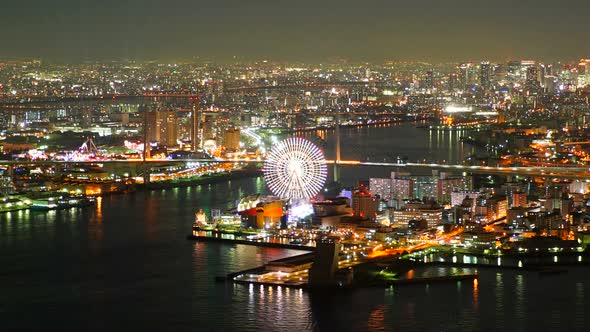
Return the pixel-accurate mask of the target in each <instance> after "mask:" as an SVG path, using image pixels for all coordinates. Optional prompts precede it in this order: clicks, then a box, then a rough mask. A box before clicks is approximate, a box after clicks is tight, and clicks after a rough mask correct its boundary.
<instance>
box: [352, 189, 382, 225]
mask: <svg viewBox="0 0 590 332" xmlns="http://www.w3.org/2000/svg"><path fill="white" fill-rule="evenodd" d="M377 204H378V200H377V198H376V197H375V196H372V195H371V192H369V191H368V190H366V189H365V188H363V187H361V188H360V189H359V190H357V191H355V192H354V193H353V194H352V211H353V214H354V215H355V216H358V217H363V218H369V219H373V218H374V217H375V215H376V214H377Z"/></svg>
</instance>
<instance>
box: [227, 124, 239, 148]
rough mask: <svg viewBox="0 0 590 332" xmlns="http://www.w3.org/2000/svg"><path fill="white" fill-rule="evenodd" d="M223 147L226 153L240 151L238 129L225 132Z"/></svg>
mask: <svg viewBox="0 0 590 332" xmlns="http://www.w3.org/2000/svg"><path fill="white" fill-rule="evenodd" d="M223 145H224V146H225V149H226V150H227V151H238V150H239V149H240V129H239V128H229V129H227V130H226V131H225V135H224V139H223Z"/></svg>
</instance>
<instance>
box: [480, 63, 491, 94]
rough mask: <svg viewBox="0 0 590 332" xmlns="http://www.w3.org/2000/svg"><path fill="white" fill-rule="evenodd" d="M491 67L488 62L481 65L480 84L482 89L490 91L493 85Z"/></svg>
mask: <svg viewBox="0 0 590 332" xmlns="http://www.w3.org/2000/svg"><path fill="white" fill-rule="evenodd" d="M491 73H492V71H491V67H490V63H489V62H488V61H484V62H482V63H480V65H479V84H480V85H481V87H482V88H484V89H488V88H489V87H490V86H491V85H492V81H491V79H490V76H491Z"/></svg>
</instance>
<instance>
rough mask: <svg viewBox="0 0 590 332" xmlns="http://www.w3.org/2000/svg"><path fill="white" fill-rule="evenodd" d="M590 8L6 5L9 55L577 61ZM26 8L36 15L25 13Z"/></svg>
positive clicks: (3, 19)
mask: <svg viewBox="0 0 590 332" xmlns="http://www.w3.org/2000/svg"><path fill="white" fill-rule="evenodd" d="M589 7H590V5H589V4H588V3H586V2H584V1H578V0H576V1H570V2H569V3H568V6H567V7H566V6H563V5H561V4H558V3H553V2H550V1H545V0H543V1H534V2H533V1H521V2H518V3H511V2H509V1H506V0H500V1H495V2H494V3H493V4H474V3H472V2H467V1H464V0H455V1H447V2H444V3H439V2H437V1H432V0H420V1H414V2H412V3H400V2H394V1H381V0H379V1H371V2H369V3H362V4H361V3H355V2H352V1H349V0H346V1H338V2H335V1H331V0H329V1H322V2H321V4H314V3H311V2H310V1H307V0H305V1H299V2H296V3H295V2H288V1H256V2H248V3H242V2H240V1H234V0H225V1H218V2H215V3H213V2H208V1H207V2H203V1H186V0H175V1H167V2H165V3H164V2H161V1H149V2H145V1H126V2H124V3H119V2H116V1H111V0H108V1H103V2H101V3H92V2H89V1H76V2H74V1H69V0H65V1H60V3H58V4H55V3H45V2H41V1H35V0H32V1H28V2H24V3H10V4H8V5H6V6H5V8H3V10H2V13H0V28H1V29H2V30H3V31H5V32H8V33H5V34H3V37H0V42H1V43H2V44H4V45H8V46H9V47H5V48H3V50H2V51H1V52H0V57H4V58H22V57H28V58H43V59H48V60H54V61H64V62H68V61H80V60H100V59H103V60H104V59H138V60H148V59H159V60H169V61H172V60H193V59H198V58H206V59H216V60H231V59H233V57H234V56H236V57H238V58H240V59H263V58H268V59H284V60H298V61H313V62H322V61H327V60H329V59H333V58H347V59H353V60H358V61H386V60H408V59H419V60H425V61H453V62H462V61H469V60H474V59H490V60H506V59H517V58H536V59H539V60H542V61H556V60H565V59H578V58H583V57H586V56H587V54H589V53H590V46H588V45H584V44H583V43H582V41H583V40H584V31H585V30H587V28H588V23H587V22H586V20H585V18H584V15H582V13H584V12H586V11H587V10H588V9H590V8H589ZM23 14H26V15H27V20H23V19H22V15H23Z"/></svg>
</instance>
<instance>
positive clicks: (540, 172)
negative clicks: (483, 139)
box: [0, 158, 590, 180]
mask: <svg viewBox="0 0 590 332" xmlns="http://www.w3.org/2000/svg"><path fill="white" fill-rule="evenodd" d="M191 163H200V164H207V163H240V164H262V163H264V160H262V159H261V160H255V159H206V158H202V159H146V160H143V159H127V160H85V161H73V160H68V161H63V160H39V161H27V160H22V161H21V160H0V166H10V167H15V166H56V165H71V166H75V165H103V166H105V167H106V166H110V167H112V168H125V167H132V168H136V169H139V168H145V167H164V166H170V165H174V164H185V165H186V164H191ZM326 163H327V164H328V165H335V164H337V165H339V166H343V167H358V166H364V167H384V168H398V169H399V168H406V169H408V170H409V169H412V170H419V169H424V170H439V171H447V172H455V173H458V172H465V173H470V174H490V175H506V176H511V175H518V176H527V177H543V178H567V179H584V180H586V179H590V168H589V167H581V166H580V167H578V166H571V167H568V166H561V167H559V166H550V167H539V166H534V167H501V166H469V165H448V164H436V163H393V162H369V161H360V160H340V161H339V162H337V163H336V162H335V161H334V160H326Z"/></svg>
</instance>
